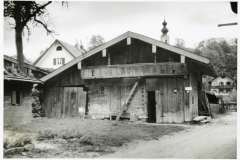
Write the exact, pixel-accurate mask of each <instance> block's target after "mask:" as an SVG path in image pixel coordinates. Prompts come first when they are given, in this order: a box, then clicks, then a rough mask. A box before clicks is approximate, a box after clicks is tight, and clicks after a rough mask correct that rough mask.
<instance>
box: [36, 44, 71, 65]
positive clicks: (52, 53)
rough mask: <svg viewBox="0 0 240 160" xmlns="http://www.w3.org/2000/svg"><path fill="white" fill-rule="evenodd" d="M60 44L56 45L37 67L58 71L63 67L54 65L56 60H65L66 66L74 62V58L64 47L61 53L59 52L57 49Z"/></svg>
mask: <svg viewBox="0 0 240 160" xmlns="http://www.w3.org/2000/svg"><path fill="white" fill-rule="evenodd" d="M59 45H60V44H59V43H55V44H54V45H53V46H52V47H51V48H50V49H49V50H48V52H47V53H46V54H45V55H44V56H43V57H42V58H41V59H40V61H38V63H37V64H36V66H37V67H42V68H53V69H57V68H59V67H61V65H53V59H54V58H65V64H66V63H68V62H69V61H71V60H73V59H74V57H73V56H72V55H71V54H70V53H69V52H68V51H67V50H66V49H65V48H64V47H63V46H62V50H61V51H57V50H56V48H57V47H58V46H59Z"/></svg>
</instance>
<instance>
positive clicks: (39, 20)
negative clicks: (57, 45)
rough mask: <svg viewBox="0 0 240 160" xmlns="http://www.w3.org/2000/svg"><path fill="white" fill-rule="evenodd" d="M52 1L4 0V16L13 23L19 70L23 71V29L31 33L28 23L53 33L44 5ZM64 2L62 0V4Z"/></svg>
mask: <svg viewBox="0 0 240 160" xmlns="http://www.w3.org/2000/svg"><path fill="white" fill-rule="evenodd" d="M51 3H52V1H48V2H43V1H39V2H35V1H10V0H7V1H4V17H8V18H13V19H14V22H15V24H13V26H14V27H13V28H14V30H15V44H16V51H17V60H18V68H19V70H20V72H23V71H24V54H23V42H22V36H23V34H24V29H26V30H27V33H28V35H30V34H31V31H30V28H29V25H31V24H32V25H33V27H35V26H39V25H40V26H42V27H43V28H44V29H45V30H46V31H47V34H55V32H54V30H53V29H50V28H49V25H50V24H51V17H50V14H49V12H48V11H47V9H46V7H47V6H48V5H50V4H51ZM65 3H66V2H62V5H64V4H65Z"/></svg>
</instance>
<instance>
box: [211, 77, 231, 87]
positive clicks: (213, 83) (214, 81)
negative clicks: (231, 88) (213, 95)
mask: <svg viewBox="0 0 240 160" xmlns="http://www.w3.org/2000/svg"><path fill="white" fill-rule="evenodd" d="M220 82H223V85H226V84H227V82H231V85H232V83H233V80H232V79H231V78H229V77H227V76H226V77H225V78H221V76H219V77H217V78H216V79H214V80H213V81H212V86H219V83H220Z"/></svg>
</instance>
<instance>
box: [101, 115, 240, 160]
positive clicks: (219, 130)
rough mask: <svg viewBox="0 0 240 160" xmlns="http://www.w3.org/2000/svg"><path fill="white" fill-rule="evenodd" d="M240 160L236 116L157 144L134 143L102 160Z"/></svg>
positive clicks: (176, 134)
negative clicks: (155, 159)
mask: <svg viewBox="0 0 240 160" xmlns="http://www.w3.org/2000/svg"><path fill="white" fill-rule="evenodd" d="M236 157H237V113H236V112H230V113H228V114H225V115H221V116H220V117H218V118H216V119H211V123H209V124H205V125H201V126H192V127H190V129H187V130H185V131H182V132H179V133H174V134H173V135H166V136H163V137H161V138H159V139H158V140H151V141H135V142H132V143H130V144H129V145H128V146H127V147H125V148H121V149H119V150H117V151H116V152H115V153H113V154H108V155H105V156H103V157H101V158H144V159H146V158H159V159H161V158H169V159H174V158H178V159H189V158H191V159H199V158H201V159H235V158H236Z"/></svg>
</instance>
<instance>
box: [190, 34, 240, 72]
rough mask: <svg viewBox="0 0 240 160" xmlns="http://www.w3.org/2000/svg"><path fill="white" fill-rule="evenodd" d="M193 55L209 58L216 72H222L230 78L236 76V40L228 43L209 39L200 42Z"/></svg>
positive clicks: (219, 39)
mask: <svg viewBox="0 0 240 160" xmlns="http://www.w3.org/2000/svg"><path fill="white" fill-rule="evenodd" d="M194 53H195V54H198V55H201V56H205V57H207V58H209V59H210V60H211V62H212V63H213V66H214V68H215V70H216V72H222V71H224V72H228V73H230V74H231V75H232V76H235V75H236V74H237V39H236V38H234V39H232V40H230V41H229V42H228V41H226V40H225V39H223V38H210V39H207V40H204V41H201V42H200V43H199V44H198V46H197V47H196V48H195V51H194Z"/></svg>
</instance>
